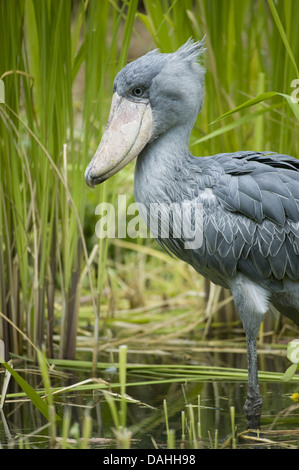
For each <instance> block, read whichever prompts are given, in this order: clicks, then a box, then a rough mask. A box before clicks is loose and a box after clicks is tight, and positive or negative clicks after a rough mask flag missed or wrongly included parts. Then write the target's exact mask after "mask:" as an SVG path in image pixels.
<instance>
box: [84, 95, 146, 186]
mask: <svg viewBox="0 0 299 470" xmlns="http://www.w3.org/2000/svg"><path fill="white" fill-rule="evenodd" d="M152 130H153V116H152V111H151V107H150V104H149V103H148V102H135V101H130V100H128V99H126V98H123V97H122V96H119V95H118V94H117V93H116V92H115V93H114V95H113V99H112V104H111V110H110V115H109V119H108V124H107V127H106V129H105V132H104V134H103V137H102V140H101V142H100V145H99V146H98V148H97V151H96V153H95V154H94V156H93V158H92V160H91V162H90V163H89V165H88V167H87V168H86V171H85V181H86V183H87V184H88V186H91V187H92V188H93V187H94V186H95V185H96V184H99V183H102V182H103V181H105V180H106V179H108V178H110V176H112V175H114V174H115V173H117V172H118V171H119V170H121V169H122V168H123V167H124V166H125V165H127V164H128V163H129V162H130V161H131V160H133V158H135V157H137V156H138V154H139V153H140V152H141V150H142V149H143V148H144V147H145V145H146V144H147V143H148V141H149V140H150V138H151V137H152Z"/></svg>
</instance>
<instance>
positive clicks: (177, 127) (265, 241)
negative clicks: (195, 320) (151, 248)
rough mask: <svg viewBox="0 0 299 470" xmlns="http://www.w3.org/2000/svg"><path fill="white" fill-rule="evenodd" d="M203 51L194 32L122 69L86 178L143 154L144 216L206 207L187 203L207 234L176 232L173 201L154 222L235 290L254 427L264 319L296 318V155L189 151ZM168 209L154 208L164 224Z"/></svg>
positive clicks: (162, 237) (139, 192)
mask: <svg viewBox="0 0 299 470" xmlns="http://www.w3.org/2000/svg"><path fill="white" fill-rule="evenodd" d="M203 51H204V42H203V41H201V42H194V41H193V40H192V39H190V40H188V41H187V43H186V44H184V45H183V46H182V47H181V48H180V49H178V50H177V51H176V52H174V53H169V54H164V53H160V52H159V51H157V50H154V51H152V52H149V53H148V54H146V55H144V56H142V57H140V58H138V59H137V60H135V61H134V62H132V63H129V64H128V65H126V66H125V67H124V68H123V69H122V70H121V71H120V72H119V73H118V74H117V76H116V78H115V81H114V85H113V98H112V106H111V111H110V116H109V120H108V124H107V127H106V129H105V132H104V134H103V137H102V140H101V142H100V144H99V147H98V149H97V150H96V152H95V155H94V156H93V158H92V160H91V162H90V164H89V165H88V167H87V169H86V172H85V179H86V183H87V184H88V185H89V186H90V187H94V186H95V185H97V184H100V183H102V182H103V181H105V180H107V179H108V178H110V177H111V176H112V175H114V174H115V173H117V172H118V171H120V170H121V169H122V168H123V167H124V166H125V165H127V164H128V163H129V162H130V161H131V160H133V159H134V158H135V157H137V160H136V166H135V178H134V196H135V201H136V203H137V207H138V205H139V206H140V207H142V208H143V210H142V211H141V212H142V214H141V215H142V217H144V219H145V221H146V223H147V224H149V219H150V218H149V216H148V214H149V213H150V209H151V205H153V204H161V206H162V205H163V207H164V206H165V205H167V204H168V205H171V204H175V207H179V208H180V209H181V211H182V212H183V210H184V208H185V207H187V208H188V204H189V206H190V205H191V206H192V204H193V205H194V204H197V206H199V207H201V212H200V211H196V210H195V211H194V210H193V211H192V210H190V211H189V219H190V226H191V227H193V230H194V233H196V230H197V231H198V232H200V233H201V243H198V244H195V245H194V244H192V243H191V244H190V243H189V244H188V240H189V239H188V240H187V238H188V234H187V235H186V236H184V231H183V230H181V231H180V232H179V236H178V231H175V223H174V219H175V217H174V211H172V217H171V216H170V217H168V222H167V223H168V224H169V231H168V233H166V234H165V231H164V232H163V230H162V231H161V230H160V231H159V230H158V232H157V234H156V235H155V238H156V239H157V241H158V242H159V243H160V244H161V245H162V246H163V247H164V248H165V249H166V250H167V251H168V252H170V253H173V254H174V255H175V256H177V257H178V258H180V259H182V260H184V261H186V262H187V263H189V264H190V265H191V266H193V268H194V269H195V270H196V271H197V272H198V273H199V274H201V275H202V276H204V277H206V278H207V279H210V280H211V281H212V282H213V283H215V284H218V285H220V286H223V287H224V288H228V289H230V290H231V292H232V295H233V298H234V302H235V305H236V308H237V310H238V313H239V315H240V318H241V321H242V324H243V327H244V330H245V334H246V343H247V353H248V392H247V399H246V402H245V405H244V412H245V415H246V417H247V426H248V428H252V429H256V428H259V426H260V415H261V409H262V398H261V395H260V392H259V383H258V366H257V349H256V337H257V335H258V331H259V327H260V324H261V322H262V320H263V318H264V315H265V313H266V312H267V311H268V310H269V308H270V307H271V306H274V307H275V308H276V309H277V310H278V311H279V312H281V313H282V314H283V315H286V316H287V317H289V318H291V319H292V320H293V321H294V322H295V323H297V324H299V161H298V160H296V159H295V158H293V157H291V156H288V155H281V154H277V153H272V152H271V153H266V152H254V151H239V152H234V153H221V154H217V155H214V156H208V157H194V156H193V155H192V154H191V153H190V152H189V150H188V143H189V138H190V134H191V131H192V128H193V126H194V123H195V120H196V117H197V115H198V113H199V112H200V110H201V108H202V104H203V98H204V75H205V71H204V68H203V66H202V65H201V64H200V63H199V58H200V56H201V54H202V52H203ZM210 98H211V97H210ZM186 203H187V204H186ZM192 207H193V206H192ZM193 208H194V207H193ZM144 209H145V210H144ZM182 212H181V213H182ZM196 214H197V216H196ZM162 215H163V211H161V212H160V213H159V214H158V215H157V216H156V217H157V218H158V219H159V224H160V225H159V227H160V228H161V227H162V226H163V221H162ZM162 228H163V227H162ZM164 228H165V221H164ZM189 242H190V240H189Z"/></svg>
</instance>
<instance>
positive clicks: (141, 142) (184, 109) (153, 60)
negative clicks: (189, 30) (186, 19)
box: [85, 39, 204, 187]
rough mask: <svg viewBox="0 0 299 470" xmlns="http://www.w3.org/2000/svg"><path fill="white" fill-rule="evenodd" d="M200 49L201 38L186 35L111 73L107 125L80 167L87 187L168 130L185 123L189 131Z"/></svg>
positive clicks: (199, 90) (199, 82)
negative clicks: (173, 46) (167, 49)
mask: <svg viewBox="0 0 299 470" xmlns="http://www.w3.org/2000/svg"><path fill="white" fill-rule="evenodd" d="M203 51H204V40H202V41H200V42H194V41H193V40H191V39H189V40H188V41H187V42H186V43H185V44H184V45H183V46H182V47H180V49H178V50H177V51H176V52H174V53H170V54H162V53H160V52H158V51H157V50H155V51H152V52H149V53H148V54H146V55H144V56H142V57H140V58H139V59H137V60H135V61H134V62H131V63H130V64H128V65H126V66H125V67H124V68H123V69H122V70H121V71H120V72H119V73H118V74H117V76H116V78H115V81H114V85H113V98H112V104H111V110H110V115H109V119H108V124H107V127H106V129H105V132H104V134H103V137H102V140H101V142H100V145H99V147H98V149H97V150H96V153H95V154H94V156H93V158H92V160H91V162H90V164H89V165H88V167H87V169H86V171H85V180H86V183H87V184H88V185H89V186H91V187H94V185H96V184H99V183H102V182H103V181H105V180H106V179H108V178H110V177H111V176H112V175H114V174H115V173H117V172H118V171H119V170H121V169H122V168H123V167H124V166H125V165H127V163H129V162H130V161H131V160H133V159H134V158H135V157H137V156H138V155H139V153H140V152H141V151H142V150H143V148H144V147H145V146H146V145H147V144H148V143H149V142H151V141H152V140H153V139H155V138H157V137H158V136H159V135H160V134H162V133H165V132H167V131H168V130H169V129H171V128H173V127H176V126H182V125H183V126H186V125H187V126H188V127H189V128H190V132H191V129H192V127H193V125H194V122H195V120H196V117H197V114H198V113H199V111H200V110H201V107H202V102H203V96H204V68H203V67H202V66H201V65H200V64H199V63H198V59H199V57H200V56H201V54H202V52H203Z"/></svg>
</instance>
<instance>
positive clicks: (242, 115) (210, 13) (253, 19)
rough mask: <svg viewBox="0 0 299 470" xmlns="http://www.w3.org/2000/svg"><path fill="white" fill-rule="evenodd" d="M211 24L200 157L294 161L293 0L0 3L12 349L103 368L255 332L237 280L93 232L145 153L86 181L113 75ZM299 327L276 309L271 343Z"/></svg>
mask: <svg viewBox="0 0 299 470" xmlns="http://www.w3.org/2000/svg"><path fill="white" fill-rule="evenodd" d="M204 35H206V44H207V51H206V54H205V59H204V62H205V66H206V70H207V73H206V96H205V101H204V107H203V110H202V112H201V114H200V115H199V116H198V120H197V122H196V126H195V128H194V131H193V133H192V137H191V142H190V150H191V151H192V153H193V154H194V155H198V156H203V155H213V154H216V153H221V152H234V151H237V150H246V149H248V150H256V151H259V150H269V151H270V150H272V151H277V152H280V153H285V154H289V155H293V156H295V157H297V156H298V155H299V149H298V147H299V138H298V137H299V125H298V121H299V111H298V104H296V103H294V102H293V101H292V100H291V96H290V95H291V93H292V92H293V91H294V85H292V82H293V80H295V79H298V78H299V74H298V65H297V64H298V57H299V28H298V2H296V1H295V0H276V1H275V0H268V1H267V0H240V1H234V0H226V1H223V0H161V1H158V0H143V1H138V0H72V1H71V0H60V1H57V0H44V1H40V0H1V3H0V44H1V53H0V79H1V81H0V85H1V86H0V101H1V104H0V155H1V165H0V198H1V206H0V306H1V307H0V310H1V312H0V315H1V318H0V331H1V338H2V339H3V341H4V345H5V357H6V359H8V357H9V353H10V354H13V355H17V356H26V357H27V358H34V357H36V348H38V349H40V348H41V347H42V346H43V345H46V355H47V357H48V358H54V357H56V358H59V359H75V358H82V357H85V358H88V360H91V361H92V363H93V368H94V369H95V367H96V365H97V363H98V361H101V360H102V359H103V358H104V357H106V356H105V355H107V353H108V355H109V354H110V356H109V357H113V353H114V352H115V351H116V350H117V348H118V346H119V345H120V344H126V345H127V346H128V351H129V352H134V351H135V352H137V351H139V352H140V354H146V353H148V354H154V353H156V352H158V353H159V352H161V351H163V352H171V353H174V354H176V353H178V354H181V351H182V347H183V348H184V355H186V354H188V353H190V354H191V353H192V348H193V347H194V345H196V347H197V348H198V347H203V348H207V347H211V346H213V347H214V348H215V345H216V346H217V347H221V348H224V349H225V348H226V347H228V344H229V348H231V347H233V346H231V344H232V343H231V340H234V341H235V343H234V344H235V345H236V346H239V345H240V344H241V343H242V342H243V341H244V336H243V333H242V328H241V324H240V321H239V319H238V316H237V315H236V312H235V310H234V307H233V304H232V302H231V297H230V293H229V292H226V291H223V290H222V289H220V288H218V287H216V286H214V285H211V284H209V283H208V282H206V281H204V280H203V279H202V278H201V277H200V276H198V275H197V274H196V273H195V272H193V270H192V269H191V268H190V267H189V266H187V265H185V264H184V263H182V262H180V261H177V260H174V259H173V258H170V257H168V255H167V254H166V253H164V252H163V251H161V250H160V248H159V247H158V246H157V244H156V243H155V241H153V240H152V239H150V238H147V239H136V240H133V239H129V238H127V239H117V238H116V239H98V238H97V237H96V236H95V226H96V223H97V221H98V220H99V216H98V215H97V214H95V208H96V206H97V204H98V203H99V202H103V201H107V202H112V203H113V204H116V203H117V196H118V195H119V194H122V195H126V196H127V204H130V203H131V202H133V195H132V188H133V167H134V163H133V164H130V165H129V166H128V167H126V168H125V169H124V170H123V171H122V172H121V173H119V174H117V175H115V176H114V177H113V178H112V179H111V180H109V181H108V182H105V183H104V184H103V185H101V186H100V187H97V188H96V190H94V191H92V190H90V188H88V187H87V186H86V184H85V181H84V171H85V168H86V166H87V164H88V162H89V160H90V159H91V157H92V155H93V152H94V151H95V149H96V147H97V145H98V143H99V141H100V138H101V135H102V133H103V129H104V127H105V125H106V122H107V117H108V113H109V108H110V101H111V96H112V84H113V80H114V77H115V75H116V73H117V72H118V71H119V70H120V69H121V68H122V67H123V66H124V65H125V64H126V63H127V62H128V61H131V60H134V59H136V58H137V57H139V56H140V55H142V54H144V53H146V52H148V51H150V50H152V49H154V48H159V49H160V50H161V52H172V51H174V50H176V49H177V48H178V47H179V46H181V45H182V44H183V43H184V42H185V41H186V40H187V39H188V38H190V37H193V38H194V39H195V40H200V39H201V38H202V37H203V36H204ZM297 87H298V86H297ZM230 111H233V112H231V113H228V112H230ZM225 113H228V115H226V116H225V118H223V119H221V120H217V119H218V118H219V117H220V116H222V115H223V114H225ZM295 334H296V333H295V330H294V326H293V325H292V324H291V323H290V322H288V320H286V319H284V318H279V317H278V318H274V317H273V318H272V317H270V316H269V317H267V320H266V322H265V324H264V325H263V327H262V330H261V334H260V347H261V348H262V347H266V346H265V345H267V343H269V342H272V343H273V344H274V343H275V344H277V343H278V342H279V340H280V339H282V338H283V337H284V335H286V336H287V335H290V336H292V337H294V335H295ZM223 338H226V339H227V340H229V341H230V343H226V342H225V341H224V339H223ZM187 339H188V340H190V342H189V343H188V342H186V340H187ZM191 340H192V341H191ZM213 341H214V342H213ZM111 355H112V356H111ZM133 357H134V356H133ZM181 357H185V356H181Z"/></svg>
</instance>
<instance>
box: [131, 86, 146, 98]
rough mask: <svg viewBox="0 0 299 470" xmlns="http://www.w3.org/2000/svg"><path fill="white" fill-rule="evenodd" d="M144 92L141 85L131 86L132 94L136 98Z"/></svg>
mask: <svg viewBox="0 0 299 470" xmlns="http://www.w3.org/2000/svg"><path fill="white" fill-rule="evenodd" d="M143 93H144V90H143V88H142V87H141V86H137V87H136V88H133V90H132V95H134V96H136V97H137V98H140V96H142V95H143Z"/></svg>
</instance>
